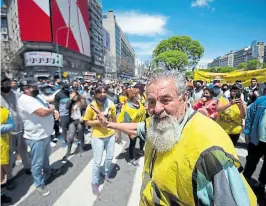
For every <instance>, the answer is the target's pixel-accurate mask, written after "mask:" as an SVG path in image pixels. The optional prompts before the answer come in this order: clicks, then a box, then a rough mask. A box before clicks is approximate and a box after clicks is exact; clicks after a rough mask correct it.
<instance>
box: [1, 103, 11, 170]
mask: <svg viewBox="0 0 266 206" xmlns="http://www.w3.org/2000/svg"><path fill="white" fill-rule="evenodd" d="M0 115H1V116H0V117H1V119H0V123H1V124H4V123H6V121H7V120H8V115H9V111H8V109H7V108H5V107H1V112H0ZM0 135H1V136H0V146H1V152H0V154H1V157H0V165H6V164H8V163H9V134H8V133H6V134H0Z"/></svg>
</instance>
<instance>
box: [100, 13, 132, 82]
mask: <svg viewBox="0 0 266 206" xmlns="http://www.w3.org/2000/svg"><path fill="white" fill-rule="evenodd" d="M103 26H104V28H105V29H106V30H107V31H108V33H109V34H110V52H109V57H108V59H111V60H112V62H113V64H112V65H113V67H112V73H113V76H114V77H121V78H130V77H134V73H135V52H134V50H133V48H132V46H131V45H130V43H129V42H128V40H127V38H126V36H125V34H124V33H123V31H122V30H121V28H120V27H119V25H118V23H117V22H116V18H115V15H114V12H113V11H109V12H108V13H107V14H106V15H103Z"/></svg>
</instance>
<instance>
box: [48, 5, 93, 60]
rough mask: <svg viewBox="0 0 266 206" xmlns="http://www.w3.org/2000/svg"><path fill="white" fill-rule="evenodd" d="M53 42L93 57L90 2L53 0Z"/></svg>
mask: <svg viewBox="0 0 266 206" xmlns="http://www.w3.org/2000/svg"><path fill="white" fill-rule="evenodd" d="M51 7H52V25H53V41H54V43H56V44H59V45H61V46H63V47H65V48H68V49H70V50H73V51H76V52H79V53H81V54H84V55H86V56H91V50H90V35H89V33H90V30H89V8H88V0H75V1H73V0H69V1H68V0H51Z"/></svg>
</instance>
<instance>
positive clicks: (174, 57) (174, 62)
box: [154, 50, 188, 69]
mask: <svg viewBox="0 0 266 206" xmlns="http://www.w3.org/2000/svg"><path fill="white" fill-rule="evenodd" d="M154 61H155V62H156V63H159V62H163V63H164V64H165V67H166V68H167V69H181V68H183V67H184V66H186V65H187V64H188V57H187V55H186V54H185V53H183V52H181V51H178V50H169V51H165V52H162V53H160V54H159V55H158V56H156V58H155V59H154Z"/></svg>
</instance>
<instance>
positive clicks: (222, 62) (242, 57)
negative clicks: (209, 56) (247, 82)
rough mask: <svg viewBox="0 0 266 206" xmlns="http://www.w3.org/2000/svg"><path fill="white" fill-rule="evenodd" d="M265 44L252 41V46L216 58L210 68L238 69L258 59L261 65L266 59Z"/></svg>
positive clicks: (209, 65)
mask: <svg viewBox="0 0 266 206" xmlns="http://www.w3.org/2000/svg"><path fill="white" fill-rule="evenodd" d="M265 51H266V50H265V43H264V42H258V41H256V40H255V41H252V42H251V45H250V46H247V47H244V48H242V49H239V50H237V51H231V52H229V53H228V54H225V55H224V56H220V57H217V58H215V59H214V60H213V61H212V62H211V63H209V64H208V68H211V67H216V66H230V67H237V66H238V65H239V64H241V63H244V62H247V61H249V60H252V59H258V60H259V61H260V62H261V63H262V62H263V61H265V59H266V57H265V56H266V52H265Z"/></svg>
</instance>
